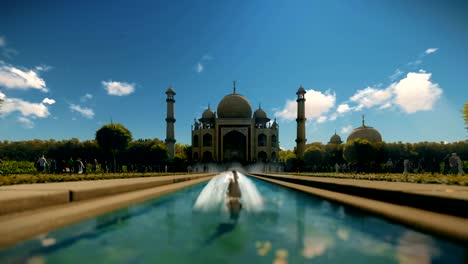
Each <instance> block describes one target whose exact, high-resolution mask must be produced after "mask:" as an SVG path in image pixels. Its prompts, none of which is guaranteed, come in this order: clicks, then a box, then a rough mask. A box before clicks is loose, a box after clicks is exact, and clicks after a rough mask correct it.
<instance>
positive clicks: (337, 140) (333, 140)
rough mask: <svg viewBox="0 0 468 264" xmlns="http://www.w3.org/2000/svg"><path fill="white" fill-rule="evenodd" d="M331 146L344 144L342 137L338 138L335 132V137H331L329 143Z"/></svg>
mask: <svg viewBox="0 0 468 264" xmlns="http://www.w3.org/2000/svg"><path fill="white" fill-rule="evenodd" d="M328 143H329V144H341V143H343V141H342V140H341V137H340V136H338V135H337V134H336V132H335V134H334V135H333V136H331V138H330V142H328Z"/></svg>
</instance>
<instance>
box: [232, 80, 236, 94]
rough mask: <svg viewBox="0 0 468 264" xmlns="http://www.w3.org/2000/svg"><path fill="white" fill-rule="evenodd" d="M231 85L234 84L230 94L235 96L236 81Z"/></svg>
mask: <svg viewBox="0 0 468 264" xmlns="http://www.w3.org/2000/svg"><path fill="white" fill-rule="evenodd" d="M233 84H234V85H233V87H232V89H233V92H232V94H236V81H233Z"/></svg>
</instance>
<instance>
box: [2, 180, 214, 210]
mask: <svg viewBox="0 0 468 264" xmlns="http://www.w3.org/2000/svg"><path fill="white" fill-rule="evenodd" d="M209 176H214V174H189V175H176V176H157V177H142V178H129V179H112V180H97V181H78V182H76V181H75V182H59V183H36V184H17V185H8V186H1V187H0V215H5V214H10V213H15V212H21V211H25V210H31V209H38V208H43V207H47V206H51V205H58V204H66V203H70V202H76V201H82V200H88V199H94V198H98V197H103V196H109V195H115V194H120V193H125V192H131V191H137V190H143V189H148V188H153V187H157V186H163V185H168V184H172V183H177V182H184V181H188V180H192V179H199V178H204V177H209Z"/></svg>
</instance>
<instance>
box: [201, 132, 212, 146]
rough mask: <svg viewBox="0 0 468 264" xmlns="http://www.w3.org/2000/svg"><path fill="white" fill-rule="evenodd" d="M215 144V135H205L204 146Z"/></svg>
mask: <svg viewBox="0 0 468 264" xmlns="http://www.w3.org/2000/svg"><path fill="white" fill-rule="evenodd" d="M212 144H213V137H212V136H211V135H210V134H205V135H203V146H204V147H211V146H212Z"/></svg>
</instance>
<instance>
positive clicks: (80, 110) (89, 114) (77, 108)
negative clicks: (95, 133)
mask: <svg viewBox="0 0 468 264" xmlns="http://www.w3.org/2000/svg"><path fill="white" fill-rule="evenodd" d="M70 109H71V110H72V111H75V112H78V113H80V114H81V115H82V116H84V117H86V118H89V119H92V118H93V117H94V111H93V109H91V108H86V107H81V106H79V105H75V104H70Z"/></svg>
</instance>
